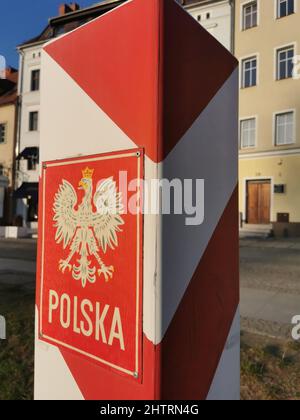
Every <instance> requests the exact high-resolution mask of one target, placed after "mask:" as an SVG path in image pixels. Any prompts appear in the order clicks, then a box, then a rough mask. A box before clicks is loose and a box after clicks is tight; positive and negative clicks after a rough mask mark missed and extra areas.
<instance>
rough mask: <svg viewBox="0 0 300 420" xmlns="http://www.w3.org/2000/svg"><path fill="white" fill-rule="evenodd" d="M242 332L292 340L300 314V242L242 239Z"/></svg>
mask: <svg viewBox="0 0 300 420" xmlns="http://www.w3.org/2000/svg"><path fill="white" fill-rule="evenodd" d="M240 260H241V267H240V270H241V315H242V329H244V330H246V331H250V332H256V333H262V334H266V335H269V336H272V337H280V338H287V339H288V338H291V330H292V325H291V320H292V318H293V317H294V316H295V315H298V314H300V240H289V239H286V240H274V239H269V240H241V246H240Z"/></svg>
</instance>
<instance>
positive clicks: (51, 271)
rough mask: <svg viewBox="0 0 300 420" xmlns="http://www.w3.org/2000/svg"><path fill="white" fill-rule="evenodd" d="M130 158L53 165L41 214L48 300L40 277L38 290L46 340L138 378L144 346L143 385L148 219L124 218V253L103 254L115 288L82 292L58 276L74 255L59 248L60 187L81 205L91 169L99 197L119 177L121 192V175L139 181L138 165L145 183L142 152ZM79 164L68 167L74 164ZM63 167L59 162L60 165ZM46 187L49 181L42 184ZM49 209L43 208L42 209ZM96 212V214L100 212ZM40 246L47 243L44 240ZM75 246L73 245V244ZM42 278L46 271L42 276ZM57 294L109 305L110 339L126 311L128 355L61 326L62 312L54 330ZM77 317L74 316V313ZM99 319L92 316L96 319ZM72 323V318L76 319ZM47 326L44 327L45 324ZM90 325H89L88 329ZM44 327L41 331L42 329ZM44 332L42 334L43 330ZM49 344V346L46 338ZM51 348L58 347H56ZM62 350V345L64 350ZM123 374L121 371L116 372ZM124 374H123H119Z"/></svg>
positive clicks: (99, 283)
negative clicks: (69, 189) (85, 173)
mask: <svg viewBox="0 0 300 420" xmlns="http://www.w3.org/2000/svg"><path fill="white" fill-rule="evenodd" d="M129 152H130V153H132V154H133V156H130V157H123V156H122V157H121V158H120V157H118V158H114V156H116V155H118V154H119V155H126V154H128V152H122V153H111V154H107V155H98V156H92V157H91V158H92V159H94V158H97V157H102V156H111V158H110V159H107V160H100V161H96V162H88V161H87V162H84V163H82V162H79V160H80V161H82V160H83V159H87V160H88V159H89V158H79V159H68V160H63V161H60V163H61V165H59V166H51V163H54V162H48V163H47V165H50V166H48V167H47V169H46V170H44V171H43V176H45V175H44V174H45V172H46V178H45V192H44V195H45V208H41V211H42V213H44V221H45V228H44V229H43V230H44V261H42V253H41V252H40V255H39V259H40V261H39V266H40V268H41V264H43V270H44V276H43V278H44V280H43V289H42V300H41V299H40V290H41V287H40V286H41V284H40V281H41V278H40V276H39V275H38V289H37V293H38V296H37V303H38V304H40V302H42V310H40V317H41V318H42V319H41V320H40V321H42V334H43V335H46V336H48V337H51V338H54V339H55V340H58V341H60V342H63V343H65V344H67V345H68V346H72V347H74V348H76V349H79V350H80V351H84V352H86V353H89V354H92V355H93V356H96V357H98V358H101V359H103V360H105V361H107V362H109V363H112V364H114V365H117V366H119V367H120V368H122V369H126V370H129V371H130V372H136V345H138V359H139V363H138V373H139V380H140V379H141V373H142V372H141V366H142V360H141V357H142V351H141V342H142V215H141V214H140V215H138V216H137V215H133V214H130V213H129V212H128V214H123V215H122V217H123V220H124V225H123V226H122V227H121V229H122V232H120V233H118V243H119V245H118V247H117V248H116V249H115V250H112V249H110V248H108V250H107V252H106V253H105V254H104V252H103V251H102V249H100V251H99V255H100V257H101V258H102V259H103V261H104V263H105V265H106V266H110V265H113V266H114V269H115V272H114V276H113V279H112V280H110V281H109V282H107V283H106V282H105V279H104V277H103V275H102V276H101V277H97V280H96V283H94V284H92V283H88V284H87V285H86V287H85V288H83V287H82V284H81V282H80V281H76V280H74V279H73V277H72V273H71V272H69V271H68V270H66V271H65V274H62V273H61V272H60V271H59V270H58V264H59V260H60V259H66V258H67V257H68V254H69V252H70V248H69V246H68V247H67V248H66V249H65V250H64V249H63V245H62V243H61V244H59V245H58V244H56V242H55V232H56V228H55V227H54V222H53V217H54V211H53V203H54V197H55V194H56V193H57V191H58V188H59V185H60V184H61V183H62V180H63V179H65V180H67V181H69V182H70V183H71V184H72V185H73V187H74V188H75V190H76V192H77V196H78V204H80V203H81V201H82V198H83V192H82V191H80V190H78V188H77V187H78V184H79V182H80V180H81V178H82V172H81V171H82V170H84V169H85V168H86V167H87V166H88V167H89V168H90V169H94V174H93V194H94V193H95V189H96V185H97V183H98V181H99V180H100V179H103V178H109V177H111V176H113V178H114V180H115V181H116V182H117V188H118V191H119V171H127V174H128V175H127V176H128V180H129V181H130V180H132V179H136V178H137V176H138V170H137V169H138V163H139V165H140V171H141V172H140V177H141V178H143V153H142V151H141V150H139V149H138V150H130V151H129ZM137 152H140V154H141V157H140V158H139V159H137V157H136V153H137ZM70 160H71V161H72V162H74V163H72V164H66V163H67V162H69V161H70ZM55 163H57V162H55ZM41 185H43V180H42V182H41ZM135 194H136V192H128V200H129V199H130V198H131V197H132V196H133V195H135ZM42 197H43V192H42V191H41V201H43V200H42ZM41 207H43V206H41ZM95 210H96V209H94V211H95ZM42 217H43V215H40V220H42ZM137 217H139V218H140V236H139V237H137V235H138V233H137ZM39 240H40V241H41V240H42V238H40V239H39ZM69 245H70V244H69ZM138 247H139V250H140V254H139V255H140V258H139V261H138V263H139V267H140V270H139V272H140V275H139V304H138V308H137V305H136V300H137V258H138V255H137V254H138V252H137V250H138ZM77 257H78V256H76V255H75V256H74V257H73V259H72V260H71V263H76V259H77ZM90 258H91V260H92V265H95V266H96V268H98V264H97V261H96V260H95V259H94V257H90ZM39 272H40V270H39ZM50 289H53V290H55V291H56V292H57V293H58V295H59V296H61V295H62V294H63V293H67V294H68V295H69V296H70V298H71V301H73V297H74V296H77V297H78V301H79V302H80V301H81V300H83V299H89V300H90V301H91V302H92V303H93V305H95V303H96V302H100V307H101V308H102V310H103V307H104V305H106V304H108V305H110V310H109V312H108V314H107V317H106V319H105V323H104V325H105V326H106V335H107V339H108V336H109V332H110V326H111V321H112V316H113V310H114V308H115V307H118V308H119V309H120V313H121V319H122V326H123V334H124V342H125V351H123V350H121V349H120V345H119V341H118V340H117V339H115V340H114V341H113V344H112V346H109V345H107V344H103V343H102V341H101V339H100V341H96V340H95V339H94V334H93V335H92V336H91V337H85V336H84V335H79V334H77V333H75V332H73V328H72V322H71V326H70V328H68V329H64V328H62V326H61V324H60V321H59V311H58V310H56V311H55V312H53V323H52V324H49V322H48V310H49V290H50ZM137 310H138V313H139V322H138V340H136V316H137ZM71 316H73V311H72V312H71ZM94 316H95V314H92V315H91V318H92V319H93V317H94ZM71 319H72V318H71ZM80 319H83V318H80V315H79V317H78V322H80ZM40 324H41V322H40ZM85 325H87V324H86V323H85ZM40 327H41V325H40ZM39 331H40V330H39ZM44 340H45V341H48V340H47V339H45V338H44ZM50 343H52V344H54V345H57V344H55V343H53V342H51V340H50ZM58 347H60V345H58ZM68 351H71V352H74V351H73V350H70V349H68ZM75 353H76V354H77V355H78V356H79V357H85V358H88V359H89V360H90V361H91V362H93V363H100V364H101V365H103V366H106V365H105V364H103V363H102V362H100V361H99V362H98V361H95V360H94V359H92V358H90V357H88V356H84V355H81V354H79V353H78V352H76V351H75ZM106 367H107V368H108V369H113V370H115V368H113V367H109V366H106ZM116 371H117V372H119V371H118V370H116ZM119 373H121V374H123V372H119Z"/></svg>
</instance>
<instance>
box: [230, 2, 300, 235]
mask: <svg viewBox="0 0 300 420" xmlns="http://www.w3.org/2000/svg"><path fill="white" fill-rule="evenodd" d="M299 7H300V5H299V2H298V0H268V1H264V0H255V1H246V2H245V1H244V0H237V2H236V36H235V53H236V56H237V58H238V59H239V61H240V211H241V215H242V218H243V221H244V223H248V224H250V225H253V224H254V225H259V224H260V225H264V224H265V225H269V224H270V225H272V226H271V227H272V228H273V230H274V232H275V234H278V235H285V236H288V235H300V183H299V179H300V102H299V98H300V72H298V68H299V67H300V66H298V64H297V63H299V62H300V60H299V54H300V52H299V51H300V50H299V48H300V47H299V46H300V31H299V27H300V9H299Z"/></svg>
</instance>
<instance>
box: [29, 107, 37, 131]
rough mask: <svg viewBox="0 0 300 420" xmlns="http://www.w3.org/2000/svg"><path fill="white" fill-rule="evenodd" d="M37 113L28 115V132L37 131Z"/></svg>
mask: <svg viewBox="0 0 300 420" xmlns="http://www.w3.org/2000/svg"><path fill="white" fill-rule="evenodd" d="M38 120H39V113H38V112H37V111H34V112H30V113H29V131H37V130H38V123H39V121H38Z"/></svg>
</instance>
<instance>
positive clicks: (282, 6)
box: [276, 0, 295, 19]
mask: <svg viewBox="0 0 300 420" xmlns="http://www.w3.org/2000/svg"><path fill="white" fill-rule="evenodd" d="M276 1H277V18H278V19H280V18H282V17H285V16H289V15H292V14H293V13H294V12H295V1H294V0H276Z"/></svg>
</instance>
